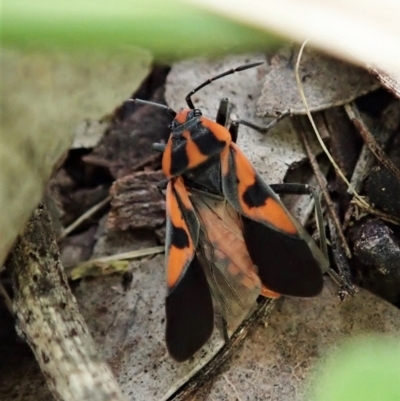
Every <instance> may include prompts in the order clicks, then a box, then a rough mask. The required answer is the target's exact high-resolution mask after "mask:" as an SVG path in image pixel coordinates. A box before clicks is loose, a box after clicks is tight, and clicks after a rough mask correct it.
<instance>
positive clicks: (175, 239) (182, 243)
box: [171, 225, 189, 249]
mask: <svg viewBox="0 0 400 401" xmlns="http://www.w3.org/2000/svg"><path fill="white" fill-rule="evenodd" d="M171 245H173V246H175V247H176V248H178V249H184V248H187V247H188V246H189V237H188V234H187V232H186V230H184V229H183V228H181V227H175V226H174V225H173V226H172V238H171Z"/></svg>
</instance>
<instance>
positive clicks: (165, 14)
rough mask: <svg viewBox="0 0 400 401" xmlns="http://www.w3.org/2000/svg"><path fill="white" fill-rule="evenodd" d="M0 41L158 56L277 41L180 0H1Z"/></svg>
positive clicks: (207, 52)
mask: <svg viewBox="0 0 400 401" xmlns="http://www.w3.org/2000/svg"><path fill="white" fill-rule="evenodd" d="M2 20H3V21H2V23H3V27H2V35H3V44H5V45H7V46H10V45H11V46H18V47H27V46H29V47H32V46H33V47H39V48H43V47H46V46H49V45H50V46H53V45H57V46H58V47H61V48H64V49H69V50H72V51H75V50H77V49H88V48H90V49H94V48H98V49H103V50H105V51H107V52H108V53H109V52H121V51H124V49H126V48H129V47H132V46H139V47H142V48H146V49H148V50H150V51H152V52H153V54H154V55H155V56H156V57H158V58H163V59H171V58H176V57H179V58H180V57H186V56H196V55H209V56H212V55H218V54H220V53H221V52H224V53H226V52H235V51H243V50H251V49H260V48H265V47H266V46H267V45H271V44H274V43H276V42H277V40H276V39H275V38H272V37H271V36H270V35H267V34H266V33H265V32H262V31H261V30H257V29H255V28H251V27H249V26H245V25H241V24H238V23H235V22H232V21H230V20H228V19H225V18H223V17H219V16H216V15H213V14H211V13H208V12H206V11H203V10H199V9H197V8H194V7H192V6H190V5H187V4H184V3H180V2H178V1H165V0H146V1H143V0H114V1H102V2H98V1H94V0H86V1H70V0H58V1H51V0H36V1H32V0H31V1H29V0H18V1H15V0H5V1H4V2H3V16H2Z"/></svg>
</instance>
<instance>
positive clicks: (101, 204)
mask: <svg viewBox="0 0 400 401" xmlns="http://www.w3.org/2000/svg"><path fill="white" fill-rule="evenodd" d="M110 200H111V196H107V198H105V199H103V200H102V201H100V202H99V203H97V204H96V205H94V206H92V207H91V208H90V209H89V210H87V211H86V212H85V213H83V214H82V215H81V216H80V217H78V218H77V219H76V220H75V221H74V222H73V223H72V224H71V225H69V226H68V227H67V228H66V229H65V230H64V231H63V232H62V233H61V235H60V239H62V238H65V237H66V236H67V235H68V234H70V233H71V232H72V231H74V230H75V229H76V228H77V227H78V226H80V225H81V224H82V223H83V222H84V221H85V220H87V219H88V218H89V217H91V216H93V215H94V214H95V213H96V212H98V211H99V210H100V209H101V208H103V207H104V206H106V205H107V204H108V203H109V202H110Z"/></svg>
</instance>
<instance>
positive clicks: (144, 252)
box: [68, 246, 165, 268]
mask: <svg viewBox="0 0 400 401" xmlns="http://www.w3.org/2000/svg"><path fill="white" fill-rule="evenodd" d="M164 251H165V247H164V246H153V247H150V248H144V249H138V250H136V251H129V252H122V253H116V254H115V255H110V256H103V257H100V258H96V259H90V260H86V261H85V262H82V263H80V264H79V265H77V266H74V267H76V268H77V267H83V266H85V265H92V264H95V263H110V262H116V261H119V260H130V259H137V258H141V257H143V256H150V255H156V254H158V253H163V252H164ZM70 267H71V266H68V268H70Z"/></svg>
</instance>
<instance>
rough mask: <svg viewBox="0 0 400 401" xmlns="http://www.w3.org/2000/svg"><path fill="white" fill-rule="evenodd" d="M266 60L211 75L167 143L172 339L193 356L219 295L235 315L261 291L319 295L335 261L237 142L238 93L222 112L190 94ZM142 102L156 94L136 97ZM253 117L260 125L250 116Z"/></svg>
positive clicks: (177, 354) (227, 313)
mask: <svg viewBox="0 0 400 401" xmlns="http://www.w3.org/2000/svg"><path fill="white" fill-rule="evenodd" d="M260 64H262V63H253V64H247V65H243V66H240V67H238V68H236V69H232V70H230V71H227V72H224V73H222V74H220V75H218V76H216V77H214V78H211V79H209V80H208V81H206V82H204V83H203V84H201V85H200V86H198V87H197V88H196V89H194V90H192V91H191V92H190V93H189V94H188V95H187V96H186V103H187V105H188V108H186V109H182V110H181V111H180V112H178V113H176V112H175V111H173V110H172V109H170V108H168V107H167V106H163V105H158V106H159V107H164V108H166V109H167V111H168V112H169V113H170V114H172V115H173V117H174V120H173V122H172V124H171V127H170V128H171V134H170V137H169V140H168V142H167V144H166V145H164V144H155V145H154V148H155V149H157V150H159V151H162V152H163V157H162V169H163V171H164V173H165V176H166V178H167V185H166V208H167V229H166V275H167V286H168V294H167V298H166V343H167V348H168V351H169V353H170V355H171V356H172V357H173V358H174V359H175V360H177V361H185V360H187V359H188V358H190V357H191V356H192V355H193V354H194V353H195V352H197V351H198V350H199V349H200V348H201V347H202V346H203V345H204V344H205V343H206V342H207V341H208V339H209V338H210V336H211V334H212V331H213V328H214V304H216V305H217V306H218V308H219V311H220V313H221V314H222V316H223V317H224V318H225V320H226V322H229V320H230V319H232V317H233V319H234V320H235V319H236V320H238V319H239V320H240V319H244V318H245V317H246V314H248V312H249V311H250V310H251V308H252V307H253V306H254V304H255V302H256V299H257V297H258V296H259V295H260V294H261V295H264V296H270V297H278V296H279V295H280V294H283V295H291V296H298V297H312V296H315V295H317V294H319V293H320V292H321V290H322V287H323V278H322V275H323V271H326V270H327V269H328V267H329V263H328V260H327V259H326V258H325V256H324V255H323V253H322V252H321V251H320V250H319V248H318V247H317V245H316V244H315V243H314V242H313V240H312V239H311V237H310V236H309V234H308V233H307V232H306V231H305V229H304V228H303V227H302V226H301V225H300V223H298V221H297V220H296V219H295V218H294V217H293V215H292V214H291V213H290V212H289V211H288V210H287V209H286V208H285V206H283V204H282V203H281V201H280V200H279V198H278V197H277V195H276V194H275V192H274V191H273V190H272V189H271V187H270V186H268V185H267V184H266V183H265V182H264V180H263V179H262V178H261V176H260V175H259V174H258V173H257V171H256V170H255V169H254V168H253V166H252V165H251V164H250V162H249V161H248V159H247V158H246V156H245V155H244V154H243V152H242V151H241V150H240V149H239V147H238V146H237V145H236V143H235V142H236V138H237V132H238V125H239V124H238V123H237V122H236V123H235V122H234V123H232V124H231V125H230V126H229V128H227V127H226V126H227V123H228V109H229V102H228V100H227V99H226V98H224V99H223V100H221V104H220V107H219V110H218V114H217V118H216V121H212V120H210V119H208V118H206V117H204V116H203V115H202V113H201V110H199V109H196V108H195V107H194V105H193V102H192V100H191V96H192V95H193V94H194V93H195V92H197V91H198V90H199V89H201V88H203V87H204V86H206V85H208V84H209V83H211V82H212V81H214V80H216V79H219V78H221V77H223V76H226V75H229V74H232V73H234V72H236V71H241V70H245V69H248V68H252V67H256V66H258V65H260ZM135 101H137V102H140V103H150V102H146V101H141V100H137V99H136V100H135ZM247 124H248V125H250V126H251V124H249V123H247Z"/></svg>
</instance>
